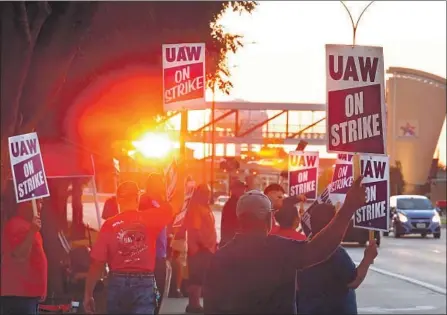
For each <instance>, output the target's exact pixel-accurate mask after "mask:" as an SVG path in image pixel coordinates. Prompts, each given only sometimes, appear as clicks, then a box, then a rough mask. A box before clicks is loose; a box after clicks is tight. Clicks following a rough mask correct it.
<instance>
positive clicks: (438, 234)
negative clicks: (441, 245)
mask: <svg viewBox="0 0 447 315" xmlns="http://www.w3.org/2000/svg"><path fill="white" fill-rule="evenodd" d="M433 237H434V238H441V232H439V233H434V234H433Z"/></svg>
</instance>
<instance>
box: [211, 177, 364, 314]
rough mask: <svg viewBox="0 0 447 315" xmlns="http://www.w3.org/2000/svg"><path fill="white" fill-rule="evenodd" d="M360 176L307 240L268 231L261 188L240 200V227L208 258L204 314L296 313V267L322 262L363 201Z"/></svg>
mask: <svg viewBox="0 0 447 315" xmlns="http://www.w3.org/2000/svg"><path fill="white" fill-rule="evenodd" d="M361 181H362V177H359V178H358V179H357V180H356V181H355V182H354V183H353V185H352V187H351V188H350V190H349V192H348V193H347V195H346V199H345V203H344V205H343V207H342V208H341V209H340V210H339V211H338V213H337V214H336V216H335V217H334V219H333V220H332V221H331V222H330V223H329V224H328V225H327V226H326V227H325V228H324V229H322V230H321V232H319V233H318V234H317V235H315V236H314V237H313V238H312V239H311V240H310V241H297V240H292V239H286V238H282V237H280V236H276V235H268V233H269V232H270V229H271V226H272V218H271V216H272V214H273V211H272V210H273V209H272V204H271V201H270V200H269V198H268V197H267V196H266V195H264V194H263V193H262V192H259V191H254V190H251V191H248V192H246V193H245V194H244V195H242V196H241V197H240V199H239V201H238V204H237V209H236V213H237V216H238V219H239V224H240V228H241V232H240V233H239V234H237V235H236V236H235V237H234V239H233V240H232V241H230V242H229V243H227V245H226V246H225V247H223V248H221V249H220V250H219V251H217V253H216V254H215V255H214V257H213V258H212V260H211V263H210V266H209V269H208V272H207V277H206V280H205V284H204V292H203V293H204V299H203V301H204V313H205V314H296V313H297V309H296V294H295V293H296V271H297V270H302V269H305V268H309V267H311V266H313V265H316V264H318V263H321V262H323V261H325V260H326V259H327V258H329V257H330V256H331V254H332V253H333V252H334V251H335V250H336V249H337V247H338V245H339V244H340V242H341V241H342V239H343V237H344V234H345V232H346V229H347V227H348V225H349V222H350V220H351V218H352V216H353V214H354V212H355V211H356V210H357V209H358V208H360V207H361V206H362V205H364V203H365V198H366V192H365V188H364V187H363V186H362V185H361Z"/></svg>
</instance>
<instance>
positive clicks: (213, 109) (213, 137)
mask: <svg viewBox="0 0 447 315" xmlns="http://www.w3.org/2000/svg"><path fill="white" fill-rule="evenodd" d="M212 91H213V98H212V100H211V123H212V124H211V128H212V129H211V169H210V191H211V196H210V198H211V200H210V201H211V202H212V201H213V200H214V157H215V155H216V143H215V142H216V127H215V123H214V120H215V114H216V100H215V92H216V83H215V82H213V89H212Z"/></svg>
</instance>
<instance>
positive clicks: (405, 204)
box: [397, 198, 433, 210]
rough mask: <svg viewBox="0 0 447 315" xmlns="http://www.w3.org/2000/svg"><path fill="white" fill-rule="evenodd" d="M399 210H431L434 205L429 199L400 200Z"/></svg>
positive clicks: (398, 200) (398, 203) (398, 202)
mask: <svg viewBox="0 0 447 315" xmlns="http://www.w3.org/2000/svg"><path fill="white" fill-rule="evenodd" d="M397 208H398V209H401V210H431V209H433V205H432V203H431V202H430V200H428V199H423V198H400V199H397Z"/></svg>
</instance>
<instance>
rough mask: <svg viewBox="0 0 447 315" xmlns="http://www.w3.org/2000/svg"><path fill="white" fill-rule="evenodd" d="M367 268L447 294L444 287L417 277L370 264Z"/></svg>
mask: <svg viewBox="0 0 447 315" xmlns="http://www.w3.org/2000/svg"><path fill="white" fill-rule="evenodd" d="M356 264H357V265H358V262H356ZM369 269H370V270H372V271H375V272H377V273H380V274H382V275H385V276H389V277H393V278H396V279H400V280H403V281H406V282H408V283H411V284H414V285H417V286H420V287H423V288H426V289H428V290H430V291H433V292H436V293H439V294H443V295H447V290H446V289H445V288H442V287H439V286H437V285H434V284H431V283H427V282H424V281H420V280H417V279H414V278H410V277H407V276H404V275H401V274H398V273H394V272H389V271H387V270H384V269H380V268H376V267H374V266H370V267H369Z"/></svg>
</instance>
